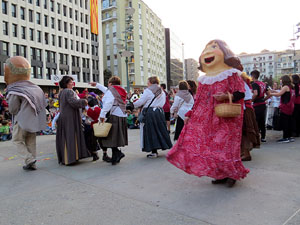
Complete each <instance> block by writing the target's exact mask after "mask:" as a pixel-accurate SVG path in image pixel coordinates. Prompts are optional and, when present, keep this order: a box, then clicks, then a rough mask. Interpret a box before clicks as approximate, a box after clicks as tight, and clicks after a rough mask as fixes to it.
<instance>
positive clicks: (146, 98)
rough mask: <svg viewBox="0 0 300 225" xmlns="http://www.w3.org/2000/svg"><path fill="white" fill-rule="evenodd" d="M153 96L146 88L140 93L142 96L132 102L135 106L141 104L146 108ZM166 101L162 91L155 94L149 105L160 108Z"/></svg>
mask: <svg viewBox="0 0 300 225" xmlns="http://www.w3.org/2000/svg"><path fill="white" fill-rule="evenodd" d="M153 98H154V94H153V93H152V91H151V90H149V89H146V90H145V91H144V93H143V95H142V97H141V98H140V99H139V100H137V101H136V102H134V103H133V105H134V107H135V108H138V107H141V106H143V108H147V107H148V105H149V104H150V102H151V101H152V99H153ZM165 103H166V94H165V93H164V92H163V91H162V92H161V94H160V95H159V96H157V97H156V98H155V99H154V101H153V102H152V104H151V105H150V107H153V108H162V107H163V106H164V104H165Z"/></svg>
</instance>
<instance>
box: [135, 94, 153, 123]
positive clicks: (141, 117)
mask: <svg viewBox="0 0 300 225" xmlns="http://www.w3.org/2000/svg"><path fill="white" fill-rule="evenodd" d="M155 98H156V96H154V98H153V99H152V100H151V102H150V104H149V105H148V107H147V108H146V109H142V111H141V112H140V113H139V115H138V121H139V122H140V123H145V120H146V114H147V112H148V109H149V108H150V105H151V104H152V102H153V101H154V99H155Z"/></svg>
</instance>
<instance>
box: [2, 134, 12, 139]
mask: <svg viewBox="0 0 300 225" xmlns="http://www.w3.org/2000/svg"><path fill="white" fill-rule="evenodd" d="M10 139H11V134H2V135H1V140H2V141H8V140H10Z"/></svg>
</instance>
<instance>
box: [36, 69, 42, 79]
mask: <svg viewBox="0 0 300 225" xmlns="http://www.w3.org/2000/svg"><path fill="white" fill-rule="evenodd" d="M37 78H38V79H43V68H42V67H37Z"/></svg>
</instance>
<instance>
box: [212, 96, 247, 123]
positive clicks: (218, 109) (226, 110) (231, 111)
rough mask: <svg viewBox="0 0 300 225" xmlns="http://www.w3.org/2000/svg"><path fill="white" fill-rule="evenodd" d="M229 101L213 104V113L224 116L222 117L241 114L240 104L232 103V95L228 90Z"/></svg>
mask: <svg viewBox="0 0 300 225" xmlns="http://www.w3.org/2000/svg"><path fill="white" fill-rule="evenodd" d="M227 93H228V97H229V103H222V104H218V105H216V106H215V113H216V115H217V116H218V117H224V118H232V117H238V116H239V115H241V111H242V106H241V104H234V103H232V97H231V94H230V93H229V92H227Z"/></svg>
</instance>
